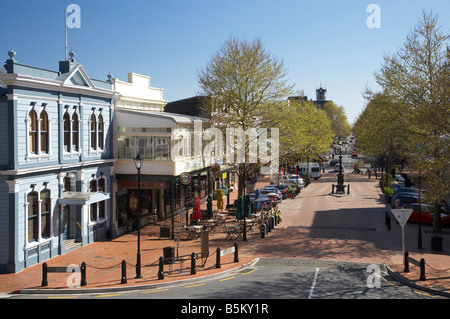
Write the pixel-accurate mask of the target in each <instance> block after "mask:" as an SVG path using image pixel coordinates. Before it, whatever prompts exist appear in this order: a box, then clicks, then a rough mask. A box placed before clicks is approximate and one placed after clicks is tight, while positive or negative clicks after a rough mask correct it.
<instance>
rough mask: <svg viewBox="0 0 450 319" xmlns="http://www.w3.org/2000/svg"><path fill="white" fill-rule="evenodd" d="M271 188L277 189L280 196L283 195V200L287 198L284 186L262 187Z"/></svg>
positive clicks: (286, 189)
mask: <svg viewBox="0 0 450 319" xmlns="http://www.w3.org/2000/svg"><path fill="white" fill-rule="evenodd" d="M272 187H275V188H277V189H278V190H279V191H280V192H281V194H282V195H283V199H286V198H288V188H287V187H286V186H285V185H274V184H271V185H269V186H264V188H272Z"/></svg>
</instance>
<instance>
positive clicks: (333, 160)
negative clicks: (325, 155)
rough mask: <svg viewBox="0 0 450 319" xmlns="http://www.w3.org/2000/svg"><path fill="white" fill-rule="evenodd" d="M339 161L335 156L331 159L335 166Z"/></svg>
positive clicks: (332, 164)
mask: <svg viewBox="0 0 450 319" xmlns="http://www.w3.org/2000/svg"><path fill="white" fill-rule="evenodd" d="M337 163H339V160H338V159H337V158H333V159H332V160H331V161H330V165H331V166H335V165H336V164H337Z"/></svg>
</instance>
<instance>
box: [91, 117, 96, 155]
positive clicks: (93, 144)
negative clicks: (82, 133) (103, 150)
mask: <svg viewBox="0 0 450 319" xmlns="http://www.w3.org/2000/svg"><path fill="white" fill-rule="evenodd" d="M91 149H94V150H96V149H97V119H96V118H95V115H94V114H92V115H91Z"/></svg>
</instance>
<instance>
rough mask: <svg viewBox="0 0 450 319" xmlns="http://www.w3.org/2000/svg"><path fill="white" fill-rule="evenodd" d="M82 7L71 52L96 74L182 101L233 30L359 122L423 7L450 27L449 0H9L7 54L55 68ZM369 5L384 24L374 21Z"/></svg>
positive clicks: (301, 85) (1, 48)
mask: <svg viewBox="0 0 450 319" xmlns="http://www.w3.org/2000/svg"><path fill="white" fill-rule="evenodd" d="M71 3H74V4H77V5H79V6H80V8H81V28H79V29H75V28H74V29H68V38H69V45H68V47H69V51H70V50H72V49H73V50H74V51H75V52H76V59H77V61H78V62H79V63H81V64H83V66H84V68H85V70H86V72H87V73H88V74H89V75H90V76H91V77H93V78H97V79H103V80H106V76H107V74H108V73H111V74H112V75H113V76H114V77H117V78H119V79H121V80H126V79H127V74H128V72H135V73H140V74H144V75H148V76H150V77H151V85H152V86H154V87H162V88H164V98H165V99H166V100H168V101H169V102H170V101H175V100H179V99H184V98H188V97H191V96H194V95H196V94H197V93H198V83H197V71H199V70H200V69H203V68H204V67H205V65H206V63H207V61H208V59H209V58H210V57H211V56H212V55H213V54H214V53H215V52H216V51H217V50H218V48H219V46H220V44H221V43H223V42H224V41H225V40H226V39H227V38H228V37H229V36H230V35H234V36H237V37H239V38H240V39H247V40H252V39H254V38H255V37H259V38H261V40H262V41H263V43H264V45H265V47H266V49H268V50H269V51H270V52H271V53H272V54H273V55H275V56H277V57H279V58H281V59H283V60H284V62H285V64H286V67H287V68H288V70H289V73H288V78H289V81H290V82H291V83H294V84H295V89H297V90H304V92H305V94H306V95H307V96H308V98H313V99H315V89H316V87H318V86H320V84H322V85H323V86H326V88H327V90H328V94H327V98H328V99H330V100H333V101H334V102H335V103H336V104H338V105H342V106H343V107H344V108H345V111H346V114H347V116H348V118H349V121H350V122H353V121H354V120H355V119H356V118H357V116H358V115H359V114H360V112H361V111H362V109H363V108H364V100H363V98H362V95H361V92H362V91H363V90H364V88H365V87H366V86H368V87H370V88H373V89H376V83H375V81H374V76H373V73H374V72H375V71H377V70H379V68H380V65H381V62H382V59H383V54H386V53H394V52H396V51H397V50H398V48H399V47H400V46H401V45H402V43H403V42H404V40H405V38H406V35H407V34H408V33H409V32H410V31H411V30H412V29H413V27H414V26H415V25H416V24H417V23H418V21H419V19H420V17H421V13H422V10H427V11H430V10H432V11H433V12H434V13H437V14H438V15H439V20H440V23H441V24H442V25H443V27H444V30H445V31H447V32H449V31H450V1H448V0H428V1H423V0H422V1H417V0H407V1H403V0H395V1H393V0H391V1H385V0H367V1H366V0H323V1H300V0H278V1H273V0H272V1H267V0H150V1H149V0H127V1H124V0H113V1H106V0H90V1H87V0H70V1H65V0H39V1H38V0H33V1H30V0H9V1H6V0H0V5H1V8H2V14H1V18H0V30H1V31H2V36H1V37H0V60H2V62H3V61H5V60H6V59H7V58H8V54H7V52H8V51H9V50H10V49H11V48H13V49H14V51H16V53H17V55H16V59H17V60H18V61H19V62H20V63H24V64H28V65H33V66H37V67H41V68H46V69H52V70H56V69H57V68H58V61H60V60H63V59H64V9H65V8H66V7H67V6H68V5H69V4H71ZM370 4H377V5H378V6H379V7H380V9H381V28H378V29H376V28H374V29H370V28H368V27H367V24H366V20H367V18H368V17H369V15H370V14H371V13H368V12H367V11H366V9H367V7H368V6H369V5H370Z"/></svg>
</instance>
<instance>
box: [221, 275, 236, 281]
mask: <svg viewBox="0 0 450 319" xmlns="http://www.w3.org/2000/svg"><path fill="white" fill-rule="evenodd" d="M233 278H236V276H233V277H228V278H224V279H220V280H219V281H225V280H230V279H233Z"/></svg>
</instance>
